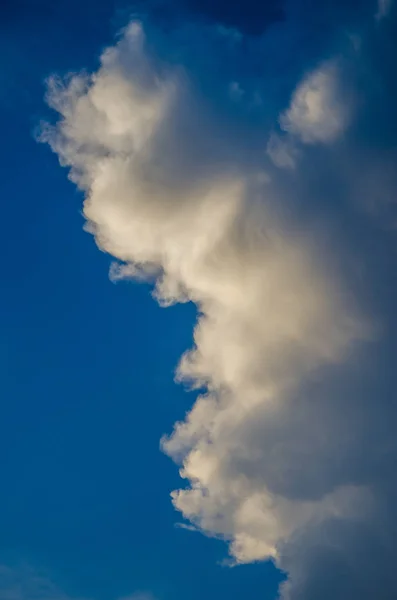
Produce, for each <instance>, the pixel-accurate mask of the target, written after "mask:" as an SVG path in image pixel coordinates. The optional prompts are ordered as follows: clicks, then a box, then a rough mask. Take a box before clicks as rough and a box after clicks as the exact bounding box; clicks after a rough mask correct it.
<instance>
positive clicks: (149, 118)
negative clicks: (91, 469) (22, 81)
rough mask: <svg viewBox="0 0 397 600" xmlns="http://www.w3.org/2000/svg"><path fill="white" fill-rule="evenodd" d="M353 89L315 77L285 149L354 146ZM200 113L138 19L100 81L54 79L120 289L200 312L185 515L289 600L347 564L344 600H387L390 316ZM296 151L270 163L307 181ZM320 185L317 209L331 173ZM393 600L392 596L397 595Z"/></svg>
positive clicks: (80, 177) (297, 189)
mask: <svg viewBox="0 0 397 600" xmlns="http://www.w3.org/2000/svg"><path fill="white" fill-rule="evenodd" d="M338 85H339V84H338V68H337V66H336V63H335V62H328V63H323V64H322V66H320V67H319V68H318V69H317V70H315V71H314V72H312V73H311V74H309V75H308V76H307V77H306V78H304V80H303V82H302V83H300V84H299V85H298V87H297V88H296V91H295V93H294V94H293V96H292V100H291V104H290V108H289V109H288V110H287V111H286V112H285V113H283V115H282V117H281V126H282V128H283V129H284V131H285V132H286V136H287V138H286V139H287V142H288V139H289V137H288V136H291V139H295V138H296V139H297V140H298V141H300V142H302V143H303V144H309V145H311V144H316V143H320V144H326V145H329V144H331V143H332V142H333V141H335V140H336V139H337V138H338V137H339V136H340V135H341V134H342V133H343V132H344V130H345V128H346V126H347V122H348V111H347V109H346V107H345V105H344V104H343V102H342V100H341V97H340V93H341V92H340V89H339V87H338ZM197 97H199V95H198V94H197ZM197 97H196V96H195V93H194V86H192V85H191V82H190V81H189V77H188V74H187V73H186V72H185V71H184V70H183V69H182V68H180V67H178V68H177V67H175V66H167V65H165V64H164V63H162V62H161V61H160V60H158V59H155V58H154V56H153V52H149V51H148V50H147V47H146V39H145V34H144V31H143V28H142V26H141V25H140V24H139V23H132V24H131V25H130V26H129V27H128V28H127V29H126V31H125V32H124V35H123V37H122V38H121V39H120V41H119V42H118V44H117V45H116V46H115V47H113V48H110V49H108V50H106V51H105V52H104V54H103V55H102V58H101V66H100V68H99V70H98V71H97V73H95V74H93V75H90V76H89V75H74V76H72V77H70V78H69V80H68V81H66V83H65V82H60V81H58V80H56V79H52V80H50V82H49V91H48V101H49V103H50V105H51V106H52V107H53V108H55V109H56V110H57V111H58V113H59V114H60V120H59V122H58V123H57V125H56V126H55V127H50V126H47V127H45V128H44V131H43V135H42V137H43V139H44V140H46V141H48V142H49V143H50V144H51V146H52V148H53V150H54V151H55V152H57V154H58V155H59V158H60V161H61V163H62V164H63V165H65V166H68V167H70V173H71V178H72V179H73V181H75V182H76V183H77V185H78V186H79V187H80V188H81V189H82V190H83V191H84V193H85V202H84V214H85V216H86V219H87V228H88V230H89V231H91V232H92V233H93V235H94V236H95V238H96V241H97V243H98V245H99V247H100V248H101V249H103V250H105V251H106V252H108V253H109V254H111V255H112V256H113V257H115V258H116V259H117V260H118V263H116V264H115V265H114V266H113V267H112V270H111V276H112V277H113V279H114V280H119V279H123V278H128V277H133V278H138V279H144V280H149V281H152V282H153V284H154V295H155V297H156V298H157V300H158V301H159V302H160V303H161V304H163V305H169V304H172V303H176V302H186V301H192V302H194V303H195V304H196V305H197V309H198V318H197V324H196V326H195V330H194V346H193V348H191V349H190V350H188V351H187V352H186V353H185V355H184V356H183V357H182V358H181V361H180V363H179V366H178V368H177V378H178V379H179V380H180V381H183V382H186V383H187V384H188V385H190V386H192V387H193V388H196V389H197V390H199V395H198V398H197V400H196V402H195V404H194V405H193V407H192V409H191V411H190V412H189V413H188V414H187V415H186V418H185V419H184V420H183V421H181V422H179V423H177V424H176V425H175V428H174V431H173V433H172V434H171V435H170V436H168V437H164V439H163V441H162V447H163V449H164V451H165V452H166V453H167V454H169V455H170V456H171V457H173V458H174V460H175V461H176V462H177V463H179V464H180V466H181V470H180V474H181V477H182V478H183V479H185V481H186V487H184V488H183V489H181V490H178V491H175V492H174V493H173V494H172V499H173V502H174V505H175V507H176V508H177V509H178V510H179V511H181V512H182V514H183V515H184V517H185V518H186V519H187V520H189V521H190V522H191V523H193V525H194V526H196V527H198V528H199V529H201V530H202V531H203V532H205V533H207V534H209V535H217V536H220V537H221V538H223V539H225V540H227V541H228V542H229V549H230V554H231V557H232V560H233V561H234V562H237V563H247V562H252V561H257V560H264V559H269V558H270V559H273V560H274V561H276V563H277V565H278V566H279V567H280V568H282V569H283V570H286V571H287V573H288V574H289V579H288V582H287V583H286V584H285V586H284V587H283V589H282V590H281V594H282V597H283V598H284V599H285V600H287V599H288V600H289V599H291V600H292V599H293V600H300V599H301V598H302V599H303V598H305V600H311V598H313V600H314V598H318V594H319V587H318V577H319V575H318V573H322V572H324V573H327V577H332V576H331V575H330V573H332V569H333V565H334V566H335V569H336V572H337V573H338V584H339V587H337V585H336V584H335V585H334V584H333V587H332V586H331V585H330V586H329V589H333V590H334V593H335V594H336V595H334V596H332V597H337V598H339V599H342V600H344V599H346V600H347V598H349V599H351V598H352V597H355V596H351V593H352V591H353V592H354V593H358V592H360V594H361V595H360V596H357V597H360V598H361V599H362V600H363V599H364V598H372V597H373V596H371V595H369V592H367V591H365V590H371V589H372V588H371V585H373V582H374V579H373V577H372V579H371V576H372V575H371V572H370V570H367V571H365V573H361V571H360V573H359V574H357V568H356V565H359V566H360V569H361V566H362V565H364V564H365V560H366V557H365V556H364V557H363V556H361V555H360V558H359V559H357V562H355V561H356V558H355V556H354V553H355V552H356V545H355V543H354V542H352V541H351V540H355V539H356V540H360V543H361V541H362V543H363V544H367V546H368V545H370V546H371V545H372V547H374V548H378V556H381V555H384V556H389V554H388V553H387V552H386V548H387V545H388V543H389V542H388V538H387V535H386V533H385V525H384V523H383V518H380V517H379V511H380V510H381V506H383V508H384V512H385V514H386V513H387V511H388V510H389V505H388V501H386V500H385V498H386V495H385V494H384V481H387V477H388V475H390V472H391V471H390V469H391V464H392V462H393V461H392V460H391V459H388V458H386V457H388V456H395V454H394V446H393V444H394V442H393V438H392V436H391V435H390V430H389V427H390V423H391V422H392V421H391V419H387V420H386V422H385V421H384V419H383V417H382V416H380V413H379V411H378V410H377V392H376V386H377V384H378V380H377V379H376V378H375V380H374V381H375V382H374V381H372V380H367V379H366V376H367V374H368V373H371V374H372V369H368V371H365V373H364V375H363V373H362V371H361V370H360V369H358V366H360V367H361V368H362V367H363V365H364V364H365V360H368V358H365V359H364V358H363V352H364V354H365V352H367V350H365V351H364V350H363V348H364V349H366V348H367V347H368V346H371V344H368V342H369V341H373V339H374V326H373V323H372V320H371V319H370V318H368V317H367V316H364V313H365V311H364V310H363V309H362V308H361V307H360V302H359V301H358V300H357V298H355V297H354V294H353V291H354V289H355V284H354V281H355V279H354V277H353V276H352V273H351V271H349V265H350V262H349V260H345V257H344V256H343V251H344V246H343V243H342V242H341V239H340V238H338V237H336V238H335V239H334V240H333V243H331V242H330V241H329V240H328V239H326V238H325V239H324V240H321V241H320V235H319V231H320V232H322V233H323V230H321V229H319V230H318V226H317V225H315V223H316V221H315V219H313V220H311V221H310V220H308V219H307V218H306V220H300V219H299V218H297V217H296V216H295V215H296V211H295V210H293V209H292V203H291V197H293V199H294V200H295V198H296V205H297V206H298V205H299V194H300V193H301V192H305V194H306V191H305V186H304V185H303V184H302V182H301V180H300V179H299V178H295V179H286V180H285V179H284V178H280V179H277V177H276V178H274V177H273V178H272V177H270V176H263V172H260V171H259V170H258V169H257V167H256V165H255V164H254V166H252V165H251V164H250V163H249V161H247V160H246V154H244V152H243V151H242V150H241V148H242V147H243V146H244V143H243V142H242V144H241V148H240V146H238V145H237V146H235V147H233V144H235V141H236V137H235V135H234V133H231V132H230V126H229V125H228V124H227V123H226V122H222V129H221V133H222V135H220V130H219V129H218V128H217V127H218V126H217V124H216V123H215V122H214V121H213V120H212V117H211V115H209V114H208V113H207V108H206V106H205V103H202V102H200V100H198V99H197ZM231 129H233V128H231ZM263 135H264V134H263ZM280 140H281V138H273V142H270V145H269V146H268V152H270V154H271V155H272V159H273V161H274V162H275V163H276V164H277V161H278V163H279V166H293V164H294V163H293V162H290V160H291V161H292V158H291V159H290V158H289V157H290V156H293V155H291V148H293V147H292V146H291V147H289V148H288V152H287V151H284V148H283V146H282V145H280V144H282V143H284V142H283V141H282V140H281V141H280ZM288 143H289V142H288ZM305 168H306V167H305V163H303V164H302V168H301V171H300V174H299V177H301V178H303V179H304V181H305V184H306V177H305V176H306V174H307V172H306V171H305ZM311 171H313V169H311ZM291 172H292V171H291ZM317 172H318V173H320V172H321V170H315V173H317ZM328 175H329V173H328ZM291 177H297V176H296V175H291ZM307 180H308V181H310V185H311V186H312V187H313V189H312V190H311V196H312V195H313V194H314V193H315V192H313V190H316V181H315V177H314V175H313V174H312V173H311V174H310V177H309V176H308V177H307ZM329 187H330V186H329V184H328V182H327V183H326V185H325V189H327V190H328V188H329ZM322 193H323V194H324V193H325V192H324V189H322ZM345 226H347V225H346V223H345ZM331 237H332V236H331ZM341 259H343V260H341ZM341 262H342V263H343V265H342V266H341V264H340V263H341ZM347 274H349V275H350V278H349V277H347ZM356 279H357V278H356ZM358 281H361V279H360V278H358ZM357 289H358V288H357ZM366 356H367V355H366ZM377 356H379V354H378V355H377ZM373 360H374V361H375V359H373ZM360 361H361V362H360ZM369 364H370V365H371V367H372V366H373V364H372V362H371V361H370V363H369ZM371 376H372V375H371ZM371 385H372V388H371ZM375 440H376V445H374V444H375ZM380 473H382V481H381V482H379V481H375V480H376V478H377V476H378V475H380ZM374 474H375V475H374ZM389 496H390V494H389ZM389 496H387V498H389ZM382 503H383V504H382ZM386 505H387V506H386ZM386 522H389V524H390V522H391V521H390V520H389V521H387V519H386ZM367 530H368V531H367ZM352 531H354V532H358V533H357V534H353V533H351V532H352ZM354 536H355V537H354ZM349 549H350V550H351V551H349ZM382 553H383V554H382ZM351 563H353V566H351ZM384 565H387V560H385V561H383V562H382V566H384ZM322 570H323V571H322ZM364 570H365V569H364ZM346 573H348V575H346ZM378 574H379V572H378ZM324 577H325V575H324ZM362 581H364V582H365V581H366V582H367V583H366V584H365V585H364V588H365V589H364V592H363V593H361V591H360V590H361V588H362V586H363V583H362ZM357 582H359V583H357ZM357 590H358V591H357ZM327 593H328V592H327ZM371 593H372V592H371ZM382 593H383V592H382ZM321 594H322V595H321ZM321 594H320V595H321V597H323V598H326V597H331V596H326V595H324V594H323V593H322V592H321ZM365 594H367V595H365ZM378 597H379V598H382V599H384V600H386V599H387V600H389V599H390V600H391V599H392V597H393V596H392V595H391V592H390V593H389V588H385V592H384V593H383V595H379V596H378Z"/></svg>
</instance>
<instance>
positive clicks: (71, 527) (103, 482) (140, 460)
mask: <svg viewBox="0 0 397 600" xmlns="http://www.w3.org/2000/svg"><path fill="white" fill-rule="evenodd" d="M196 2H197V0H194V2H193V4H192V5H191V6H187V5H186V6H184V7H182V5H181V10H182V9H183V10H191V11H195V10H196V11H198V12H199V7H198V6H196ZM204 5H205V10H204V13H203V15H204V16H203V15H201V17H198V18H216V19H218V18H220V15H221V17H222V18H225V19H226V21H228V20H229V21H230V24H231V25H233V24H234V21H235V19H237V12H236V11H235V9H234V8H230V6H231V5H229V4H226V3H225V2H224V0H222V2H219V3H218V4H213V3H210V2H204ZM204 5H203V6H204ZM248 6H249V7H250V10H251V13H250V15H249V16H248V17H247V20H246V22H244V24H243V26H244V27H246V28H248V29H250V30H252V31H253V32H254V33H255V31H254V30H256V29H257V28H258V19H257V16H256V11H257V10H260V15H261V19H262V21H261V22H262V24H263V26H266V23H267V22H269V21H274V20H277V19H282V18H283V7H282V6H281V5H280V4H279V2H276V3H269V4H266V3H261V4H260V7H261V8H260V9H258V6H259V5H256V4H254V3H253V2H252V1H251V0H250V2H248V3H247V7H248ZM267 7H269V8H267ZM146 8H147V7H146ZM146 8H145V7H144V6H143V5H141V6H138V5H137V6H136V7H134V6H131V5H127V4H125V3H124V4H123V3H122V2H117V1H115V2H113V1H111V0H102V1H101V0H100V1H96V0H95V1H94V0H69V1H67V0H55V1H50V0H2V1H1V3H0V121H1V129H0V131H1V146H0V165H1V178H0V200H1V220H0V229H1V233H0V248H1V250H0V251H1V257H2V282H1V295H0V327H1V337H0V348H1V362H0V369H1V378H0V382H1V384H0V385H1V404H0V461H1V471H0V472H1V494H0V563H3V564H18V563H20V562H26V563H29V564H31V565H33V566H34V567H37V568H45V569H47V570H48V572H49V573H51V576H52V577H53V578H54V579H55V580H56V582H57V584H58V585H59V586H60V587H61V588H63V589H64V590H65V591H66V592H67V593H68V594H70V595H71V596H73V597H74V596H79V597H90V598H93V599H95V600H114V599H115V598H117V597H121V596H123V595H126V594H129V593H131V592H134V591H135V590H139V589H141V590H142V589H143V590H150V591H151V592H152V593H153V594H155V595H156V597H157V598H159V600H163V599H164V600H168V599H170V600H171V599H172V600H179V599H181V600H182V598H183V599H184V598H186V596H187V597H189V598H190V599H191V600H195V599H197V600H198V599H199V598H202V597H203V596H205V597H206V598H209V599H210V598H212V597H214V598H215V597H219V594H220V592H222V596H223V595H224V596H225V597H227V598H230V600H233V599H236V600H237V598H241V596H242V594H244V597H246V598H247V599H249V598H256V597H257V595H258V593H260V595H261V597H262V598H264V599H265V598H269V599H270V598H272V597H274V594H275V589H276V585H277V580H278V575H277V574H276V572H275V570H274V569H273V568H272V566H271V565H267V564H265V565H259V566H258V565H257V566H255V565H254V566H250V567H244V568H241V569H232V570H230V569H226V568H223V567H220V566H219V564H217V563H218V562H219V561H220V560H222V558H224V553H225V548H224V546H223V544H221V543H217V542H215V541H214V540H208V539H206V538H204V537H202V536H200V535H198V534H194V533H190V532H187V531H185V530H182V529H177V528H175V526H174V524H175V522H177V521H178V520H179V517H178V515H177V514H176V513H175V512H174V510H173V508H172V505H171V502H170V499H169V496H168V494H169V492H170V491H171V490H172V489H174V488H175V487H177V486H178V485H179V484H180V480H179V477H178V473H177V468H176V467H175V465H174V464H173V463H172V462H171V461H170V460H169V459H168V458H167V457H165V456H164V455H163V454H162V453H161V452H160V451H159V439H160V437H161V435H162V434H163V433H166V432H170V430H171V427H172V424H173V423H174V422H175V420H177V419H179V418H182V417H183V415H184V413H185V411H186V410H187V409H188V407H189V404H190V402H191V400H192V398H191V397H190V396H189V395H185V394H184V393H183V391H182V390H181V389H178V388H177V387H176V386H175V385H174V384H173V370H174V368H175V365H176V363H177V360H178V357H179V356H180V355H181V353H182V352H183V351H184V350H185V349H186V348H187V347H188V346H189V345H190V343H191V330H192V328H191V324H192V322H193V321H194V319H195V313H194V309H193V307H192V306H191V305H185V306H182V307H178V308H171V309H168V310H167V315H165V313H164V309H161V308H159V307H158V305H157V304H156V303H155V302H154V301H153V300H152V299H151V297H150V294H149V290H148V289H147V288H145V287H144V286H142V287H140V286H136V285H133V284H119V285H113V284H111V283H110V282H109V280H108V268H109V264H110V258H109V257H108V256H106V255H105V254H103V253H101V252H99V251H98V249H97V248H96V246H95V243H94V240H93V239H92V237H91V236H90V235H88V234H86V233H84V231H83V229H82V227H83V218H82V216H81V205H82V198H81V197H80V195H79V194H78V193H77V192H76V190H75V187H74V186H73V185H72V184H71V183H70V182H69V181H68V180H67V177H66V171H65V170H63V169H60V168H59V166H58V163H57V159H56V157H55V156H54V155H53V154H51V152H50V150H49V148H48V147H45V146H43V145H41V144H38V143H36V142H35V140H34V130H35V128H36V127H37V125H38V123H39V122H40V120H41V119H42V118H46V117H48V114H47V109H46V107H45V104H44V101H43V96H44V91H45V89H44V81H45V78H46V77H47V76H48V75H49V74H51V73H52V72H54V71H56V72H58V73H64V72H66V71H69V70H79V69H81V68H88V69H90V68H93V67H95V65H96V61H97V59H98V56H99V53H100V50H101V48H103V47H104V46H105V45H106V44H108V43H110V42H111V41H112V39H113V37H114V34H115V33H116V32H117V30H118V29H119V28H120V27H121V26H122V25H124V24H125V22H126V21H127V19H128V15H129V14H132V13H134V11H144V10H146ZM156 10H157V13H156V14H158V15H161V7H160V6H158V7H156ZM164 10H165V9H164ZM222 15H223V16H222ZM225 15H226V16H225ZM187 546H188V548H189V550H188V552H187V551H186V548H187ZM198 557H200V560H198Z"/></svg>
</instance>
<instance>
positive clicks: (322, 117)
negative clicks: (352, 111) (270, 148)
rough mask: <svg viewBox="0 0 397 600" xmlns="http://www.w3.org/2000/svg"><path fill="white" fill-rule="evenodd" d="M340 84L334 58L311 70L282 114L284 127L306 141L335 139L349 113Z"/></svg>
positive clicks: (326, 141) (342, 128) (329, 140)
mask: <svg viewBox="0 0 397 600" xmlns="http://www.w3.org/2000/svg"><path fill="white" fill-rule="evenodd" d="M338 87H339V77H338V66H337V64H336V63H335V62H328V63H325V64H322V65H320V67H318V69H316V70H315V71H313V72H312V73H309V75H308V76H307V77H306V78H305V79H304V80H303V81H302V83H300V84H299V85H298V87H297V89H296V90H295V92H294V95H293V97H292V101H291V105H290V107H289V108H288V110H287V111H286V112H285V113H283V114H282V115H281V117H280V124H281V127H282V129H284V131H287V132H288V133H290V134H293V135H295V136H297V137H298V138H299V139H300V140H301V141H302V142H304V143H306V144H316V143H322V144H327V143H330V142H334V141H335V140H336V139H337V138H338V137H339V136H340V135H341V134H342V133H343V131H344V130H345V128H346V126H347V123H348V117H349V111H348V107H347V106H346V98H343V97H342V96H341V92H340V90H339V89H338Z"/></svg>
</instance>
